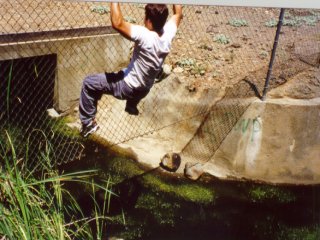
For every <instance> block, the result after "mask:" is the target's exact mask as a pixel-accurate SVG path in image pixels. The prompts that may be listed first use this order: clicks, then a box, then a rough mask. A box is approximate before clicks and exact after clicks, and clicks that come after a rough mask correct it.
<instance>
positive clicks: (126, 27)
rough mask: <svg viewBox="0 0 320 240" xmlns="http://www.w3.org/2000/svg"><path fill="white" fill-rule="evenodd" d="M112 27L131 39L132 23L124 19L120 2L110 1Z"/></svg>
mask: <svg viewBox="0 0 320 240" xmlns="http://www.w3.org/2000/svg"><path fill="white" fill-rule="evenodd" d="M110 10H111V23H112V27H113V28H114V29H115V30H117V31H118V32H119V33H120V34H121V35H122V36H124V37H125V38H127V39H131V23H128V22H126V21H125V20H124V19H123V16H122V13H121V9H120V5H119V3H110Z"/></svg>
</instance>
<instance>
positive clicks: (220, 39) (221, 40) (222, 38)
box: [213, 34, 231, 44]
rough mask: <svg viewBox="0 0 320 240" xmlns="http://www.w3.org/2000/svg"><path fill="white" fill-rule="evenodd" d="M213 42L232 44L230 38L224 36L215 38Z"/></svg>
mask: <svg viewBox="0 0 320 240" xmlns="http://www.w3.org/2000/svg"><path fill="white" fill-rule="evenodd" d="M213 41H215V42H217V43H220V44H228V43H230V42H231V40H230V38H229V37H228V36H226V35H224V34H217V35H215V36H214V38H213Z"/></svg>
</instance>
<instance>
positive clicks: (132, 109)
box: [125, 105, 139, 116]
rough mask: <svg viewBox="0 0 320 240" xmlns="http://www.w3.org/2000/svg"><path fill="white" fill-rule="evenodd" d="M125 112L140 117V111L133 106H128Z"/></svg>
mask: <svg viewBox="0 0 320 240" xmlns="http://www.w3.org/2000/svg"><path fill="white" fill-rule="evenodd" d="M125 111H126V112H127V113H129V114H130V115H135V116H138V115H139V110H138V108H137V107H133V106H128V105H126V108H125Z"/></svg>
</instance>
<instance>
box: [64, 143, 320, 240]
mask: <svg viewBox="0 0 320 240" xmlns="http://www.w3.org/2000/svg"><path fill="white" fill-rule="evenodd" d="M64 168H65V169H68V170H70V171H78V170H86V169H98V170H99V175H98V176H97V178H96V180H97V181H98V182H99V181H100V180H101V179H108V183H109V186H111V185H112V190H113V191H114V192H115V193H116V194H117V195H118V196H111V199H110V204H109V205H108V213H107V216H108V217H109V220H108V221H107V224H106V228H105V229H104V232H105V236H104V239H126V240H127V239H128V240H129V239H152V240H158V239H159V240H162V239H172V240H173V239H175V240H178V239H183V240H186V239H190V240H191V239H197V240H200V239H230V240H232V239H263V240H270V239H281V240H283V239H288V240H294V239H297V240H298V239H301V240H305V239H308V240H318V239H320V185H313V186H294V185H269V184H265V183H257V182H252V181H247V180H243V181H240V180H229V181H222V180H218V179H214V178H212V177H210V176H206V175H204V176H202V177H201V178H200V179H199V180H198V181H191V180H188V179H186V178H185V177H184V176H182V175H177V174H172V173H168V172H165V171H164V170H162V169H160V168H158V169H151V170H150V169H147V168H144V167H143V166H141V165H139V164H137V163H136V162H135V161H134V160H132V159H130V158H128V157H126V156H124V155H122V154H121V153H114V152H111V151H110V150H107V149H106V148H104V147H103V146H100V145H98V144H96V143H93V142H88V143H87V144H86V148H85V150H84V152H83V157H82V159H81V160H80V161H76V162H73V163H70V164H68V165H66V166H64ZM111 182H112V184H111ZM72 191H73V192H74V193H75V194H76V195H77V196H78V200H79V203H80V205H81V206H82V208H83V209H85V210H86V212H87V214H90V211H91V210H92V204H90V200H89V199H91V198H90V197H89V195H88V194H87V192H86V189H84V188H79V187H78V188H77V187H73V190H72ZM102 195H103V194H100V193H99V192H97V193H96V197H97V202H99V198H102V197H101V196H102ZM101 202H103V201H101Z"/></svg>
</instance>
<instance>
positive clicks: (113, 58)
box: [0, 32, 130, 111]
mask: <svg viewBox="0 0 320 240" xmlns="http://www.w3.org/2000/svg"><path fill="white" fill-rule="evenodd" d="M55 34H56V35H57V36H59V32H56V33H55ZM42 37H43V36H42ZM44 37H45V36H44ZM50 37H52V36H50ZM129 53H130V43H129V41H128V40H125V39H124V38H123V37H121V36H120V35H119V34H103V35H95V36H81V37H71V38H68V37H66V36H64V37H63V38H55V39H53V38H50V39H49V40H48V39H47V40H46V39H43V38H42V39H41V40H32V41H19V42H11V43H1V42H0V60H9V59H16V58H23V57H34V56H40V55H46V54H57V59H58V63H57V71H56V80H55V91H54V92H55V97H54V98H55V99H54V102H55V106H54V107H55V108H56V109H57V110H59V111H65V110H67V109H68V108H69V107H70V106H71V105H72V104H74V103H75V102H76V101H77V100H78V99H79V94H80V88H81V84H82V80H83V78H84V77H85V76H86V75H88V74H92V73H98V72H105V71H114V70H116V69H117V68H118V67H119V66H120V65H123V63H124V62H127V61H128V59H129Z"/></svg>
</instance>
